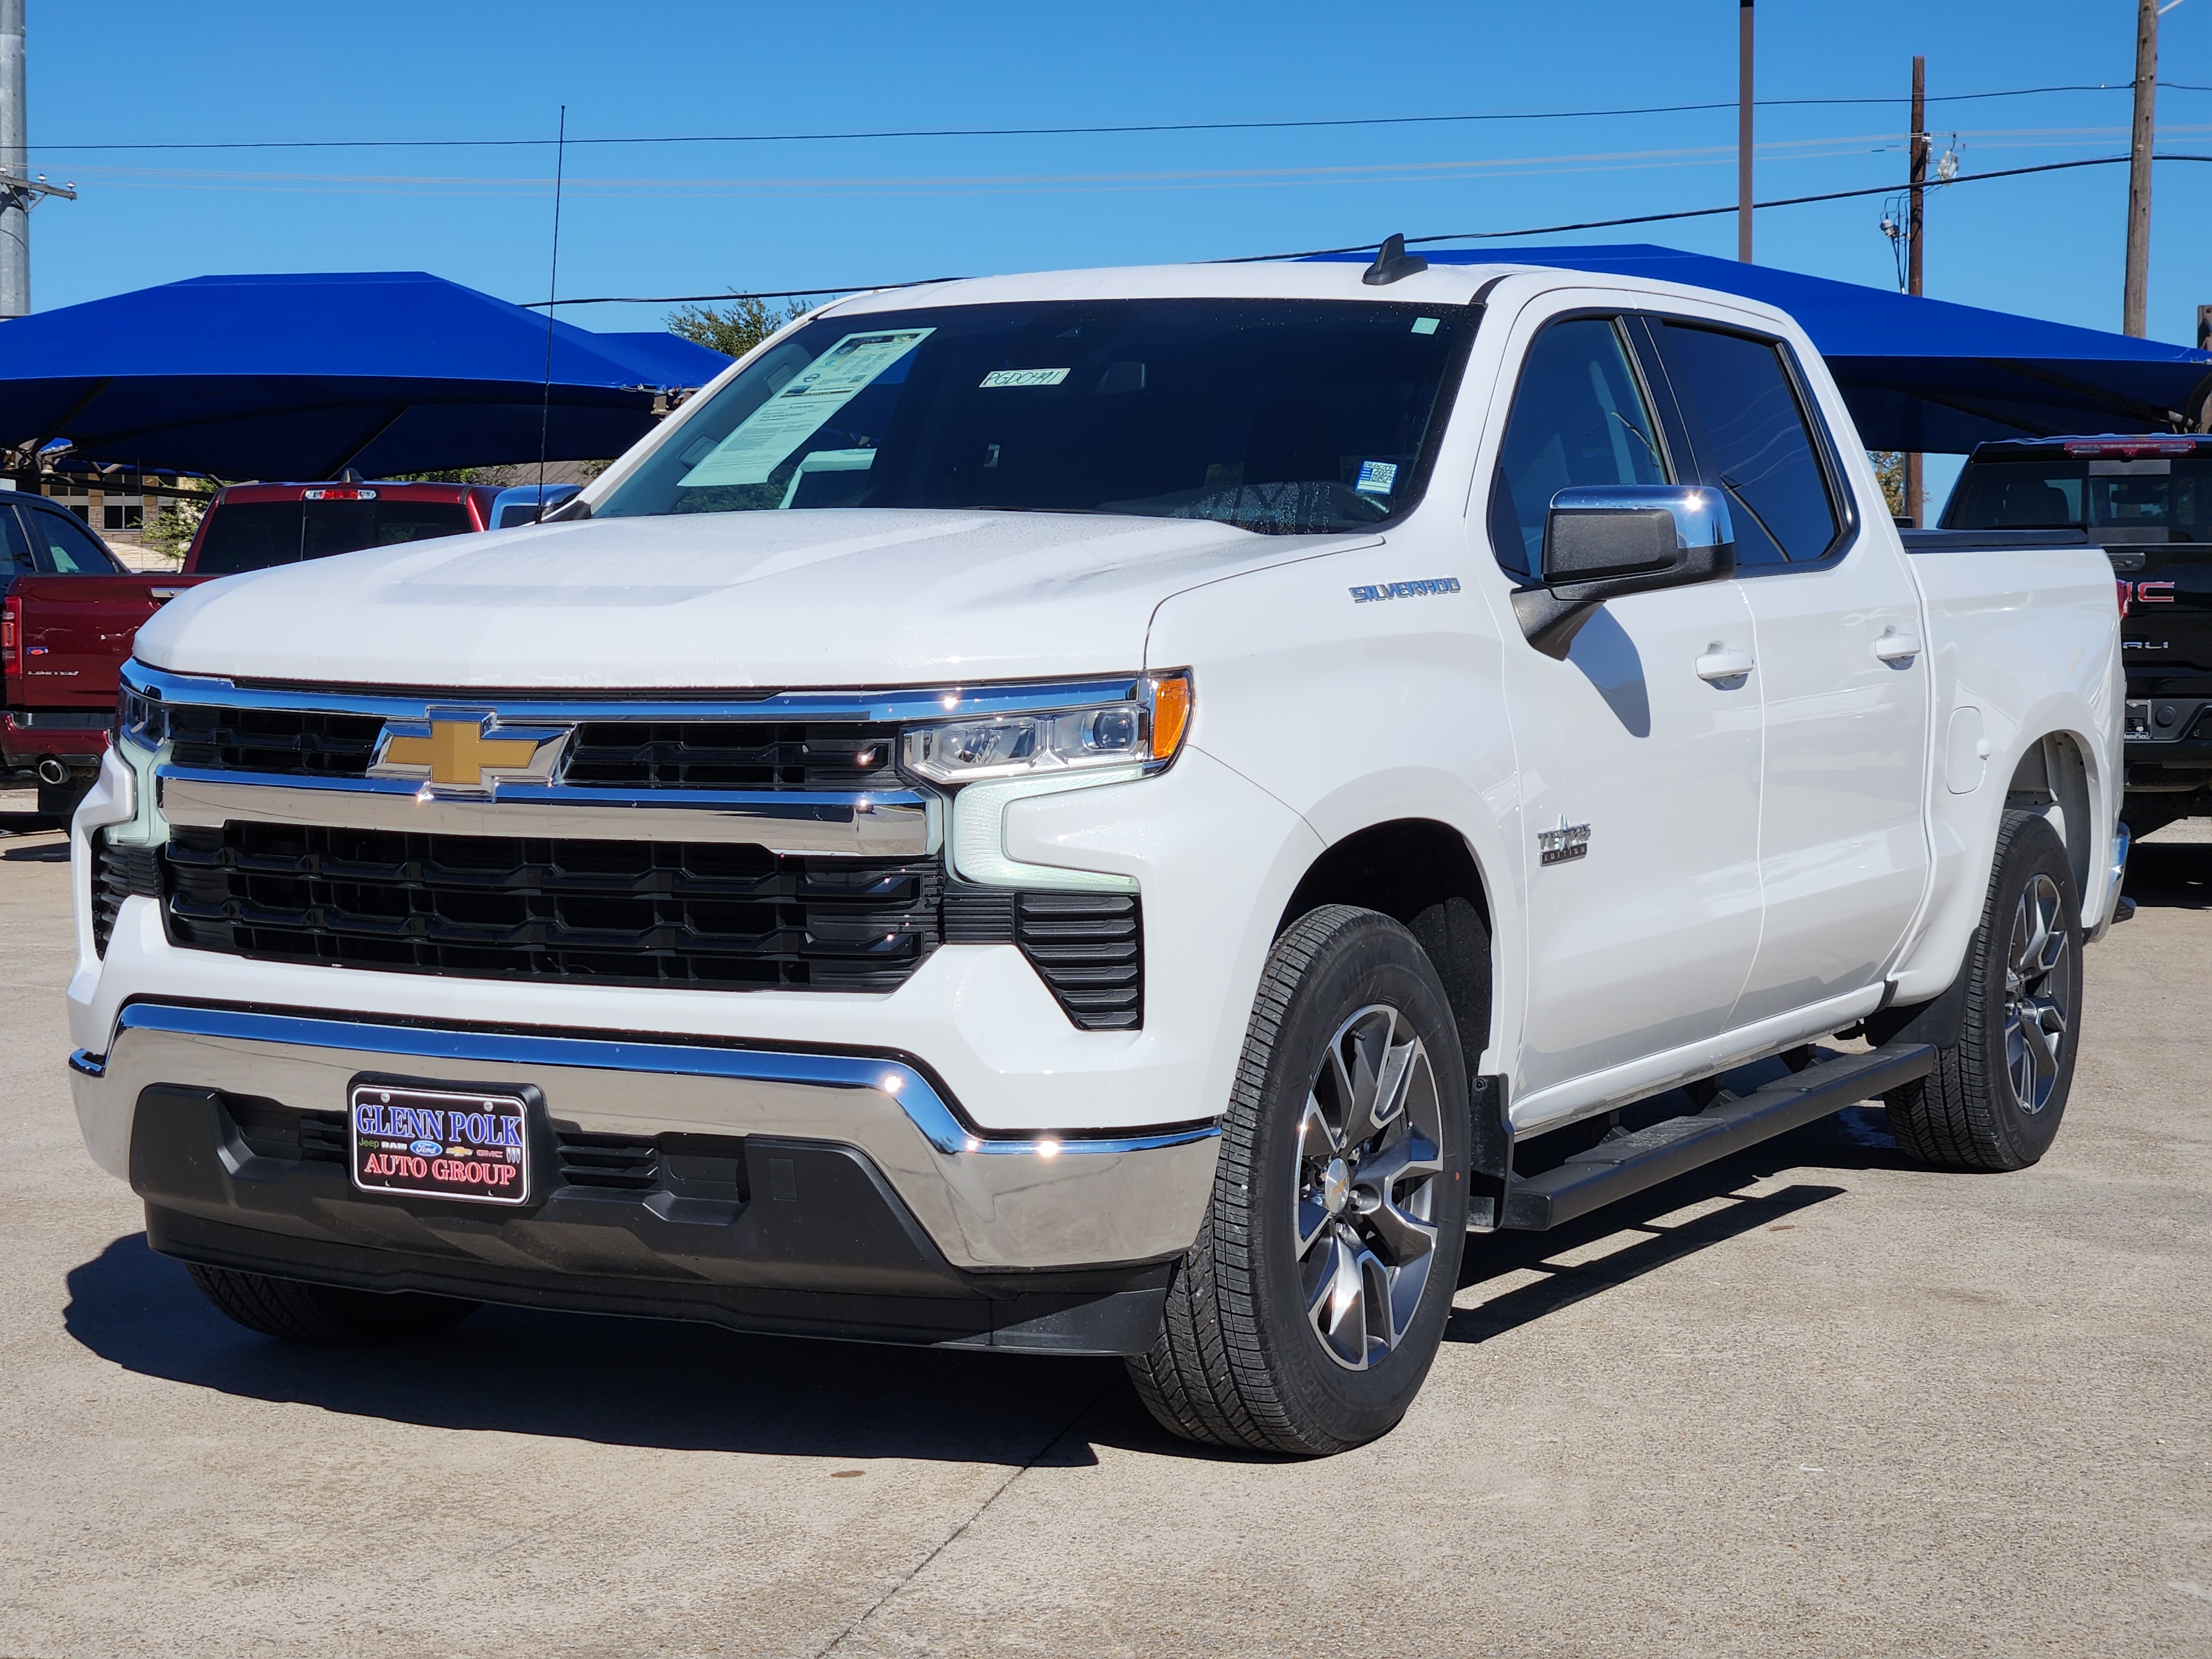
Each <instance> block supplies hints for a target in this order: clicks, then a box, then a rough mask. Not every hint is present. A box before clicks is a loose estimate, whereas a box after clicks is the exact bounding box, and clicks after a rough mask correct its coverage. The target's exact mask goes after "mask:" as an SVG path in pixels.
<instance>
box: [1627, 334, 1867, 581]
mask: <svg viewBox="0 0 2212 1659" xmlns="http://www.w3.org/2000/svg"><path fill="white" fill-rule="evenodd" d="M1657 333H1658V335H1659V337H1660V340H1661V345H1662V350H1663V351H1664V352H1665V354H1666V360H1667V378H1668V381H1669V383H1670V384H1671V386H1673V389H1674V398H1675V401H1676V402H1677V403H1678V404H1680V406H1681V410H1682V417H1683V420H1684V421H1685V422H1686V423H1687V425H1688V427H1689V429H1690V442H1691V444H1692V447H1694V448H1695V450H1696V451H1697V455H1698V464H1699V471H1700V475H1701V476H1700V477H1699V480H1698V482H1699V483H1706V484H1714V485H1717V486H1718V487H1719V488H1720V489H1723V490H1725V491H1727V492H1728V497H1729V516H1730V517H1731V518H1733V519H1734V520H1735V552H1736V562H1738V563H1739V564H1780V563H1782V562H1784V561H1785V560H1790V559H1818V558H1821V557H1824V556H1826V554H1827V553H1828V552H1829V551H1830V550H1832V548H1833V547H1834V545H1835V542H1836V533H1837V532H1838V530H1839V529H1840V528H1841V527H1842V521H1841V520H1840V519H1839V518H1838V516H1837V513H1836V502H1835V498H1834V496H1833V495H1832V494H1831V493H1830V491H1829V486H1828V472H1827V469H1826V467H1825V466H1823V465H1821V464H1820V449H1819V447H1818V446H1817V444H1816V443H1815V442H1814V437H1813V432H1812V428H1811V426H1810V423H1809V422H1808V420H1807V418H1806V414H1805V408H1804V405H1803V404H1802V403H1801V402H1800V401H1799V399H1798V396H1797V388H1796V384H1795V382H1794V380H1793V378H1792V376H1791V375H1790V366H1789V362H1788V360H1787V359H1786V358H1785V357H1784V355H1783V354H1784V350H1785V349H1786V348H1785V347H1784V346H1782V345H1781V344H1779V343H1777V342H1775V341H1772V340H1761V339H1755V338H1753V337H1750V336H1747V335H1742V334H1724V333H1723V332H1721V331H1719V330H1717V329H1711V328H1699V327H1698V326H1696V325H1693V324H1689V323H1675V322H1669V323H1667V324H1665V325H1663V326H1662V327H1661V328H1660V329H1658V330H1657Z"/></svg>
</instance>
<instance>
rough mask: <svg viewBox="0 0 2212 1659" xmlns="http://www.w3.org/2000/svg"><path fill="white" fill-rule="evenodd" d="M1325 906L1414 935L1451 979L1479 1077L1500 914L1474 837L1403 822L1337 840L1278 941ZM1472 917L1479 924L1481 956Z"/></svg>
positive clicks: (1492, 1016) (1318, 863)
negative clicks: (1351, 909) (1342, 907)
mask: <svg viewBox="0 0 2212 1659" xmlns="http://www.w3.org/2000/svg"><path fill="white" fill-rule="evenodd" d="M1324 904H1350V905H1356V906H1358V908H1361V909H1365V910H1377V911H1380V912H1381V913H1382V914H1383V915H1386V916H1389V917H1391V918H1392V919H1393V920H1395V921H1399V922H1401V923H1403V924H1404V925H1405V926H1406V927H1408V928H1411V929H1413V933H1414V937H1415V938H1416V939H1419V941H1420V944H1421V947H1422V949H1423V950H1425V951H1427V952H1428V955H1429V959H1430V963H1431V965H1432V966H1433V967H1434V968H1435V969H1436V970H1437V977H1438V978H1439V979H1441V980H1442V981H1443V986H1444V993H1445V995H1446V998H1447V999H1448V1000H1449V1002H1450V1005H1451V1011H1452V1018H1453V1020H1454V1022H1455V1024H1457V1026H1458V1028H1459V1036H1460V1048H1461V1051H1462V1054H1464V1055H1465V1057H1466V1060H1467V1074H1468V1077H1470V1078H1473V1077H1474V1076H1475V1075H1476V1074H1477V1073H1480V1071H1481V1069H1482V1066H1481V1061H1482V1056H1483V1053H1484V1051H1485V1050H1486V1048H1488V1047H1489V1046H1490V1042H1491V1040H1492V1034H1493V1032H1494V1030H1495V1029H1496V1025H1497V1013H1498V981H1499V978H1500V974H1499V968H1500V963H1499V962H1498V925H1497V919H1498V912H1497V908H1496V907H1495V904H1494V902H1493V899H1492V890H1491V883H1490V880H1489V878H1488V876H1487V874H1486V872H1485V870H1484V869H1483V866H1482V863H1481V860H1480V859H1479V858H1478V857H1477V856H1476V854H1475V851H1474V848H1472V847H1470V846H1469V845H1468V840H1467V837H1466V836H1464V835H1462V833H1461V832H1460V831H1459V830H1457V829H1454V828H1453V827H1452V826H1451V825H1450V824H1449V823H1443V822H1441V821H1440V820H1438V819H1435V818H1421V817H1402V818H1391V819H1388V820H1386V821H1384V822H1382V823H1371V824H1369V825H1367V826H1365V827H1364V828H1363V829H1358V830H1355V831H1353V832H1352V833H1351V834H1350V835H1347V836H1343V837H1341V838H1340V839H1339V840H1337V841H1335V842H1331V843H1330V844H1329V846H1328V848H1325V849H1324V850H1323V851H1322V854H1320V855H1319V856H1318V857H1317V858H1316V859H1315V860H1314V861H1313V862H1312V863H1311V864H1310V865H1309V866H1307V867H1306V870H1305V872H1304V875H1302V876H1301V877H1300V878H1299V879H1298V883H1297V886H1296V888H1294V889H1293V890H1292V891H1291V896H1290V899H1289V901H1288V902H1286V903H1285V905H1284V907H1283V910H1282V914H1281V915H1279V916H1278V917H1277V918H1276V921H1275V931H1274V936H1275V937H1276V938H1278V939H1279V938H1281V937H1282V935H1283V934H1284V933H1285V932H1286V931H1287V930H1288V929H1289V928H1290V927H1291V926H1292V924H1294V923H1295V922H1296V921H1297V920H1298V918H1299V917H1300V916H1303V915H1306V914H1307V913H1308V912H1310V911H1312V910H1315V909H1317V908H1320V907H1321V906H1322V905H1324ZM1462 907H1463V908H1462ZM1469 920H1472V921H1474V922H1475V923H1477V924H1479V926H1480V935H1479V938H1480V951H1479V952H1478V951H1477V948H1476V940H1477V939H1478V935H1477V934H1476V933H1474V931H1473V930H1472V929H1470V928H1469V927H1468V926H1467V923H1468V921H1469Z"/></svg>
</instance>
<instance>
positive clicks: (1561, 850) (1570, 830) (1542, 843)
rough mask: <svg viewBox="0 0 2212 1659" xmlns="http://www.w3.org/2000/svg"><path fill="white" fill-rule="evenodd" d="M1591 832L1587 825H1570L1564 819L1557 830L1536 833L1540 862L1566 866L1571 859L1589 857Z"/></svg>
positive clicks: (1560, 821)
mask: <svg viewBox="0 0 2212 1659" xmlns="http://www.w3.org/2000/svg"><path fill="white" fill-rule="evenodd" d="M1589 829H1590V827H1589V825H1588V824H1587V823H1568V822H1567V821H1566V819H1565V818H1564V817H1563V818H1561V819H1560V820H1559V828H1558V829H1539V830H1538V831H1537V832H1536V851H1537V853H1538V854H1539V855H1540V858H1539V862H1541V863H1544V864H1565V862H1566V861H1567V860H1569V859H1579V858H1588V857H1589Z"/></svg>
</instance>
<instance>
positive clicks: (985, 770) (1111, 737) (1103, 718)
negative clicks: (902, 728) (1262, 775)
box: [906, 671, 1191, 783]
mask: <svg viewBox="0 0 2212 1659" xmlns="http://www.w3.org/2000/svg"><path fill="white" fill-rule="evenodd" d="M1190 714H1191V696H1190V676H1189V674H1188V673H1187V672H1183V671H1176V672H1175V673H1172V674H1154V675H1151V676H1148V677H1147V678H1146V679H1145V680H1144V681H1143V682H1142V683H1141V684H1140V685H1139V690H1138V692H1137V695H1136V696H1133V697H1132V698H1131V699H1129V700H1128V701H1127V702H1109V703H1101V704H1097V705H1094V706H1092V707H1091V708H1073V709H1064V710H1051V711H1047V712H1043V713H1039V714H992V715H983V716H978V717H977V718H975V719H972V720H945V721H941V722H939V723H937V724H934V725H930V726H909V727H908V728H907V732H906V765H907V769H908V771H910V772H913V773H915V774H917V775H920V776H922V777H925V778H928V779H931V780H933V781H935V782H938V783H979V782H981V781H984V780H985V779H988V778H1020V777H1030V776H1035V775H1039V774H1042V773H1050V772H1059V771H1065V770H1066V769H1070V768H1076V767H1091V766H1122V767H1127V766H1131V765H1141V766H1144V767H1146V768H1147V769H1152V770H1157V769H1158V768H1160V767H1163V766H1164V765H1166V764H1167V763H1169V762H1170V761H1171V760H1173V759H1174V758H1175V756H1176V750H1178V749H1180V748H1182V739H1183V733H1184V732H1188V730H1189V729H1190Z"/></svg>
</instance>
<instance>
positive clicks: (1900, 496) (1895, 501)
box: [1867, 449, 1905, 518]
mask: <svg viewBox="0 0 2212 1659" xmlns="http://www.w3.org/2000/svg"><path fill="white" fill-rule="evenodd" d="M1867 459H1869V460H1870V461H1872V462H1873V463H1874V476H1875V477H1877V478H1879V479H1881V493H1882V497H1883V499H1884V500H1886V501H1888V503H1889V512H1890V516H1891V517H1892V518H1903V517H1904V516H1905V452H1904V451H1903V450H1901V449H1869V451H1867Z"/></svg>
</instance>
